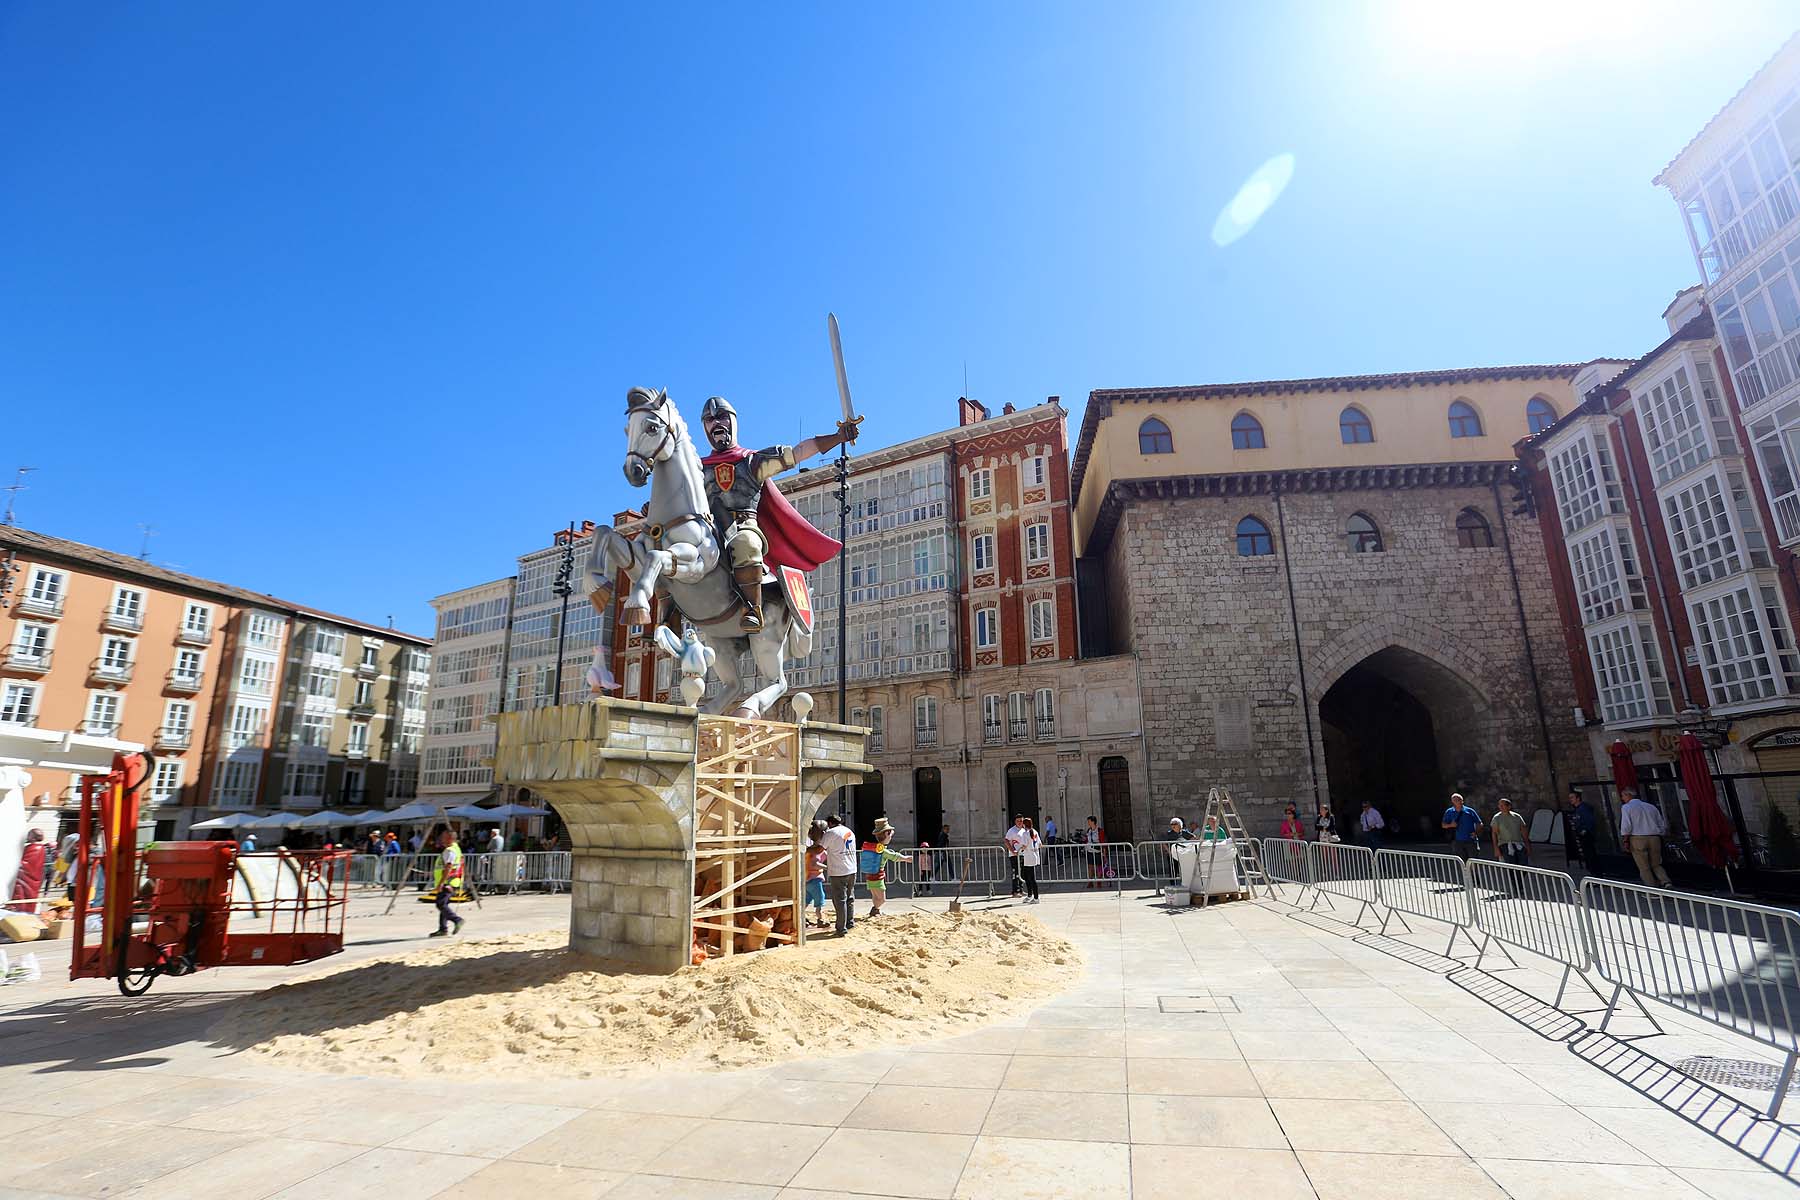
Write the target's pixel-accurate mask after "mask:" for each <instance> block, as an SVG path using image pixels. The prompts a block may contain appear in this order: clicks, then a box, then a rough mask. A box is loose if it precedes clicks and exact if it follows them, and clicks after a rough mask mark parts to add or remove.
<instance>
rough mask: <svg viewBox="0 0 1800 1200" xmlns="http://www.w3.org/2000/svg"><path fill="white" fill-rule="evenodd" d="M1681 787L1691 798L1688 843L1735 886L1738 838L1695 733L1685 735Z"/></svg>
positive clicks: (1682, 738)
mask: <svg viewBox="0 0 1800 1200" xmlns="http://www.w3.org/2000/svg"><path fill="white" fill-rule="evenodd" d="M1680 767H1681V785H1682V787H1684V788H1686V789H1687V796H1688V839H1689V840H1690V841H1692V842H1693V843H1694V849H1695V851H1696V852H1698V853H1699V855H1700V857H1701V858H1703V859H1705V860H1706V863H1707V865H1708V866H1711V867H1716V868H1718V869H1719V870H1722V871H1724V872H1725V883H1726V886H1727V887H1729V886H1730V885H1731V864H1732V863H1733V862H1734V861H1736V859H1737V856H1738V844H1737V834H1736V833H1734V832H1733V831H1732V828H1731V822H1730V820H1729V819H1727V818H1726V816H1725V812H1724V810H1723V809H1721V808H1720V807H1719V797H1718V793H1717V792H1716V791H1715V790H1714V789H1713V781H1712V772H1711V771H1709V770H1708V769H1707V766H1706V750H1705V748H1704V747H1703V746H1701V745H1700V739H1699V738H1697V737H1695V736H1694V735H1693V734H1691V733H1684V734H1682V735H1681V752H1680Z"/></svg>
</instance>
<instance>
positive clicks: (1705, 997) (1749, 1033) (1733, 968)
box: [1581, 876, 1800, 1116]
mask: <svg viewBox="0 0 1800 1200" xmlns="http://www.w3.org/2000/svg"><path fill="white" fill-rule="evenodd" d="M1581 913H1582V922H1583V925H1584V928H1585V929H1586V931H1587V938H1588V945H1589V948H1590V949H1591V951H1592V953H1593V957H1594V969H1595V971H1596V973H1598V974H1599V976H1600V978H1602V979H1604V980H1606V981H1607V982H1608V983H1610V984H1612V985H1613V995H1612V998H1611V999H1610V1000H1609V1002H1608V1004H1607V1010H1606V1017H1605V1018H1604V1019H1603V1020H1602V1021H1601V1022H1600V1028H1601V1030H1603V1031H1604V1030H1605V1029H1606V1026H1607V1024H1608V1023H1609V1022H1610V1021H1611V1020H1612V1018H1613V1015H1614V1013H1615V1011H1616V1010H1617V1007H1618V1001H1619V998H1620V996H1621V994H1622V993H1625V992H1630V993H1633V998H1634V999H1635V998H1636V997H1639V996H1648V997H1650V998H1651V999H1653V1000H1659V1001H1661V1002H1662V1003H1664V1004H1667V1005H1669V1006H1670V1007H1671V1008H1676V1009H1680V1010H1681V1011H1682V1012H1685V1013H1688V1014H1689V1015H1691V1016H1695V1017H1698V1018H1700V1019H1701V1020H1703V1021H1707V1022H1710V1023H1711V1024H1714V1025H1718V1026H1721V1027H1723V1028H1725V1029H1728V1030H1730V1031H1731V1032H1733V1033H1736V1034H1739V1035H1741V1036H1743V1037H1747V1038H1750V1039H1751V1040H1753V1041H1757V1042H1761V1043H1762V1044H1764V1045H1766V1046H1771V1047H1773V1048H1774V1049H1776V1050H1779V1051H1781V1052H1782V1053H1783V1054H1784V1055H1785V1056H1786V1061H1785V1062H1784V1064H1783V1065H1782V1069H1781V1077H1780V1080H1779V1081H1778V1082H1777V1084H1776V1087H1775V1096H1774V1099H1773V1100H1772V1101H1771V1102H1770V1104H1769V1109H1768V1112H1769V1115H1770V1116H1773V1115H1775V1113H1776V1112H1777V1111H1779V1109H1780V1108H1781V1102H1782V1100H1783V1098H1784V1097H1785V1096H1786V1095H1787V1090H1788V1086H1789V1085H1790V1084H1791V1083H1792V1082H1793V1077H1794V1066H1795V1062H1796V1059H1800V1029H1796V1026H1795V1014H1796V1011H1797V1010H1800V976H1797V975H1796V971H1797V969H1800V914H1796V913H1795V912H1793V911H1792V910H1790V909H1781V908H1770V907H1767V906H1765V905H1761V904H1747V903H1744V902H1742V901H1737V900H1715V899H1713V898H1712V897H1710V896H1700V895H1696V894H1694V893H1692V892H1676V891H1669V890H1667V889H1663V888H1651V887H1645V886H1643V885H1642V884H1637V883H1621V882H1619V881H1617V880H1612V879H1599V878H1596V877H1594V876H1589V877H1588V878H1586V879H1584V880H1582V881H1581Z"/></svg>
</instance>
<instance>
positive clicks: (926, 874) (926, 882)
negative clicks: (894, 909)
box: [913, 842, 932, 900]
mask: <svg viewBox="0 0 1800 1200" xmlns="http://www.w3.org/2000/svg"><path fill="white" fill-rule="evenodd" d="M915 857H916V859H917V861H918V864H919V882H917V883H915V884H913V899H915V900H916V899H918V898H919V897H920V896H929V895H931V867H932V862H931V843H930V842H920V843H919V853H918V854H917V855H916V856H915Z"/></svg>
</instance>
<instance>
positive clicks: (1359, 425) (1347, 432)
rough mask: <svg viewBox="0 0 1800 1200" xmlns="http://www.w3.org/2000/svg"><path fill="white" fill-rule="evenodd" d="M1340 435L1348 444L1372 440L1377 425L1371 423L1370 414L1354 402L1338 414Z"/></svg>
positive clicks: (1353, 444) (1352, 444)
mask: <svg viewBox="0 0 1800 1200" xmlns="http://www.w3.org/2000/svg"><path fill="white" fill-rule="evenodd" d="M1338 436H1339V437H1341V438H1343V439H1344V445H1346V446H1355V445H1357V444H1359V443H1362V442H1372V441H1374V440H1375V426H1373V425H1371V424H1369V414H1368V413H1365V412H1364V411H1363V410H1362V409H1360V408H1357V407H1356V406H1355V405H1354V404H1353V405H1351V406H1350V407H1349V408H1346V409H1345V410H1344V411H1343V412H1341V413H1339V414H1338Z"/></svg>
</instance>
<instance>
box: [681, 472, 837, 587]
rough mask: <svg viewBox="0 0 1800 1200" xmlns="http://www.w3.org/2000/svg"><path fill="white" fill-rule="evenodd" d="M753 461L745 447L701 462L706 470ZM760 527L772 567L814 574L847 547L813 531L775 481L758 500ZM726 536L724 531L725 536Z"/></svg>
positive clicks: (767, 558)
mask: <svg viewBox="0 0 1800 1200" xmlns="http://www.w3.org/2000/svg"><path fill="white" fill-rule="evenodd" d="M749 457H750V451H748V450H746V449H744V448H743V447H742V446H733V447H732V448H731V449H729V450H721V451H719V452H718V453H717V454H709V455H707V456H706V457H705V458H703V459H701V460H700V462H701V464H702V465H704V466H708V467H713V466H717V465H719V464H720V463H741V462H743V461H744V460H745V459H747V458H749ZM756 524H757V528H759V529H761V530H762V535H763V540H764V541H766V542H767V543H768V544H769V549H768V553H767V554H766V555H764V558H765V560H766V561H767V562H768V563H769V565H770V566H771V567H793V568H794V569H796V570H799V571H811V570H813V569H815V568H816V567H818V566H819V564H820V563H824V562H829V561H831V557H832V556H833V555H835V554H836V553H837V552H838V551H839V550H842V549H843V548H844V547H843V543H841V542H839V541H838V540H837V539H836V538H834V537H830V536H828V535H826V534H823V533H820V532H819V531H818V530H817V529H815V528H813V525H812V522H810V521H808V520H807V519H806V518H805V517H803V516H801V515H800V513H799V511H798V510H797V509H795V507H794V506H793V505H792V504H790V503H788V498H787V497H786V496H784V495H782V494H781V489H780V488H778V487H776V486H775V481H774V480H769V481H768V482H766V483H764V484H763V486H762V493H761V494H760V495H759V496H758V497H757V499H756ZM723 532H724V531H723V530H721V531H720V533H721V534H723Z"/></svg>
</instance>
